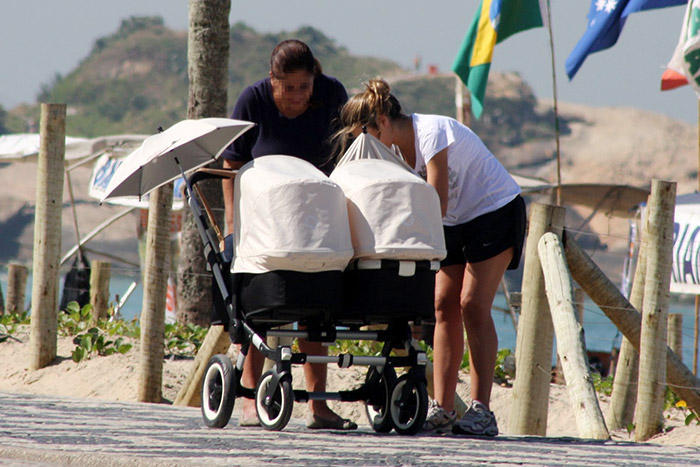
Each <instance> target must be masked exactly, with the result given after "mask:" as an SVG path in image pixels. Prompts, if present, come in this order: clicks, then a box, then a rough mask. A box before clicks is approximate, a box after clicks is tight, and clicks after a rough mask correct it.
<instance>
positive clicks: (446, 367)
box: [433, 264, 464, 412]
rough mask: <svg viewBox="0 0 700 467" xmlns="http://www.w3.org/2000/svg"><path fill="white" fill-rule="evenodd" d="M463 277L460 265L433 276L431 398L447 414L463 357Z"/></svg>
mask: <svg viewBox="0 0 700 467" xmlns="http://www.w3.org/2000/svg"><path fill="white" fill-rule="evenodd" d="M463 276H464V265H463V264H457V265H453V266H445V267H443V268H440V270H439V271H438V272H437V275H436V276H435V332H434V335H433V387H434V398H435V400H436V401H437V403H438V404H439V405H440V406H441V407H442V408H443V409H445V410H446V411H448V412H451V411H452V410H454V401H455V391H456V388H457V374H458V372H459V368H460V366H461V364H462V357H463V356H464V332H463V331H462V329H463V328H462V326H463V325H462V309H461V307H460V299H459V297H460V289H461V288H462V281H463V279H462V278H463Z"/></svg>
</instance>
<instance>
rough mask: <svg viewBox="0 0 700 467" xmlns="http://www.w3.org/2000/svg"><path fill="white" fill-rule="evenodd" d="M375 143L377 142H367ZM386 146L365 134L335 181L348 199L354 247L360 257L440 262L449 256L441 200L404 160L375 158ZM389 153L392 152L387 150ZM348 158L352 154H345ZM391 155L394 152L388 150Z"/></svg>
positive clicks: (342, 166)
mask: <svg viewBox="0 0 700 467" xmlns="http://www.w3.org/2000/svg"><path fill="white" fill-rule="evenodd" d="M365 139H370V142H372V143H374V144H365V143H366V141H364V140H365ZM377 144H379V145H381V146H383V145H382V143H380V142H379V141H378V140H377V139H376V138H374V137H372V136H371V135H367V134H362V135H360V136H359V137H358V139H356V140H355V142H354V143H353V144H352V145H351V146H350V148H349V149H348V152H350V151H356V153H357V154H359V155H357V156H355V158H352V159H350V158H343V160H342V163H341V164H340V165H339V166H338V167H336V169H335V170H334V171H333V173H332V174H331V180H333V181H334V182H336V183H337V184H338V185H340V187H341V188H342V189H343V192H344V193H345V196H346V198H347V204H348V215H349V217H350V231H351V235H352V246H353V248H354V251H355V255H354V257H355V258H357V259H397V260H439V259H442V258H444V257H445V254H446V251H445V239H444V234H443V228H442V218H441V216H440V200H439V198H438V195H437V192H436V191H435V189H434V188H433V187H432V186H431V185H429V184H428V183H426V182H425V181H424V180H423V179H421V178H420V177H418V176H417V175H415V174H414V173H413V172H411V171H410V170H409V169H408V168H407V167H408V166H407V165H406V164H405V163H403V161H401V162H397V161H396V160H391V159H389V158H379V157H373V155H372V153H371V152H370V153H369V154H368V153H367V152H366V151H365V152H363V151H357V148H354V146H355V145H358V146H359V145H363V147H364V148H368V150H369V151H375V150H376V149H375V147H376V146H377ZM383 148H384V149H386V151H382V153H384V154H386V153H387V152H389V151H390V150H389V149H388V148H386V146H383ZM346 154H347V153H346ZM389 154H391V153H390V152H389Z"/></svg>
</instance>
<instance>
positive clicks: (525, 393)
mask: <svg viewBox="0 0 700 467" xmlns="http://www.w3.org/2000/svg"><path fill="white" fill-rule="evenodd" d="M565 214H566V210H565V209H564V208H561V207H557V206H547V205H543V204H533V205H532V206H531V208H530V216H529V227H528V235H527V243H526V245H525V247H526V249H525V266H524V272H523V286H522V307H521V309H520V320H519V321H518V334H517V340H516V344H515V371H516V374H515V382H514V384H513V405H512V407H511V413H510V422H509V426H508V431H510V432H511V433H514V434H519V435H538V436H544V435H545V434H546V432H547V410H548V406H549V385H550V382H551V380H552V346H553V341H554V328H553V326H552V317H551V315H550V314H549V306H548V304H547V297H546V296H545V293H544V277H543V275H542V265H541V264H540V257H539V254H538V252H537V242H538V241H539V239H540V237H542V235H544V233H545V232H554V233H556V234H558V235H560V234H561V232H562V229H563V227H564V216H565Z"/></svg>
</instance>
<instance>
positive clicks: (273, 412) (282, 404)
mask: <svg viewBox="0 0 700 467" xmlns="http://www.w3.org/2000/svg"><path fill="white" fill-rule="evenodd" d="M272 380H273V373H272V371H268V372H266V373H264V374H263V375H262V376H261V377H260V382H259V383H258V387H257V388H256V389H255V409H256V411H257V413H258V418H259V419H260V423H261V424H262V426H263V427H264V428H265V429H267V430H273V431H280V430H282V429H284V427H285V426H287V423H288V422H289V418H290V417H291V416H292V404H293V403H294V392H293V391H292V383H291V382H290V381H289V380H288V379H286V378H284V379H281V380H280V381H279V384H278V385H277V387H276V388H274V392H273V393H272V396H271V397H270V399H269V400H267V391H268V388H269V386H270V384H272Z"/></svg>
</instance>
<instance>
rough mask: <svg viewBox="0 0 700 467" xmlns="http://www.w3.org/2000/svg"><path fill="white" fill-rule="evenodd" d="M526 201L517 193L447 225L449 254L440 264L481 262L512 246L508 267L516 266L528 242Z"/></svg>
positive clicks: (514, 267) (446, 236) (446, 234)
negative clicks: (489, 208) (501, 203)
mask: <svg viewBox="0 0 700 467" xmlns="http://www.w3.org/2000/svg"><path fill="white" fill-rule="evenodd" d="M526 222H527V215H526V213H525V201H523V198H522V197H521V196H520V195H518V196H516V197H515V198H514V199H513V201H511V202H509V203H508V204H506V205H505V206H503V207H502V208H499V209H497V210H495V211H493V212H488V213H486V214H483V215H481V216H479V217H477V218H475V219H472V220H470V221H469V222H466V223H464V224H460V225H454V226H444V230H445V246H446V248H447V257H445V259H443V260H442V261H441V262H440V266H452V265H454V264H466V263H478V262H480V261H484V260H487V259H489V258H493V257H494V256H496V255H498V254H499V253H502V252H504V251H506V250H507V249H508V248H510V247H513V248H514V252H513V259H512V260H511V262H510V264H509V265H508V269H517V268H518V266H519V265H520V256H521V255H522V251H523V242H524V241H525V224H526Z"/></svg>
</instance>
